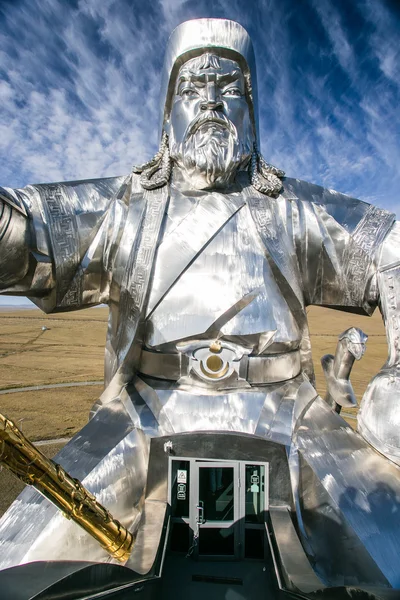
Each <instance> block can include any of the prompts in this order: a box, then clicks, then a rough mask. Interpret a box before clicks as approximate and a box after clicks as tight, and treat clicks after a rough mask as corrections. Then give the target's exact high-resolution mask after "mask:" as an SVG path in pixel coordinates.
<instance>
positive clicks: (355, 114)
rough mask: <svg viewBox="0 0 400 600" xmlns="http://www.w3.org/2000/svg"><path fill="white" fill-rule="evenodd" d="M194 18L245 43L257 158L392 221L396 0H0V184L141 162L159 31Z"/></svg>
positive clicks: (398, 78) (398, 123) (398, 68)
mask: <svg viewBox="0 0 400 600" xmlns="http://www.w3.org/2000/svg"><path fill="white" fill-rule="evenodd" d="M206 16H211V17H226V18H230V19H234V20H237V21H239V22H240V23H241V24H242V25H244V27H246V29H247V30H248V31H249V33H250V35H251V37H252V39H253V43H254V46H255V52H256V57H257V65H258V84H259V104H260V131H261V139H262V150H263V154H264V156H265V158H266V159H267V160H268V161H269V162H272V163H273V164H275V165H277V166H279V167H280V168H282V169H284V170H285V171H286V174H287V175H289V176H292V177H299V178H301V179H306V180H308V181H312V182H315V183H318V184H320V185H324V186H326V187H330V188H334V189H337V190H339V191H342V192H345V193H347V194H350V195H352V196H356V197H358V198H362V199H364V200H367V201H369V202H372V203H374V204H377V205H378V206H381V207H384V208H387V209H389V210H392V211H394V212H396V213H397V214H398V215H399V216H400V199H399V191H400V169H399V164H400V143H399V139H400V138H399V134H400V111H399V97H400V93H399V89H400V56H399V54H400V43H399V38H400V36H399V34H400V2H398V1H397V0H247V1H245V0H187V1H183V0H153V1H152V2H144V1H143V0H0V114H1V118H0V140H1V143H0V184H1V185H3V186H9V187H22V186H24V185H26V184H28V183H34V182H43V181H60V180H68V179H80V178H87V177H102V176H112V175H119V174H124V173H127V172H129V170H130V168H131V165H132V164H133V163H140V162H143V161H144V160H146V159H148V158H149V157H150V156H151V155H152V154H153V153H154V152H155V151H156V148H157V144H158V139H157V135H158V134H157V123H158V110H159V102H158V94H159V74H160V70H161V67H162V62H163V54H164V49H165V45H166V42H167V39H168V36H169V34H170V32H171V31H172V29H173V28H174V27H176V25H178V24H179V23H181V22H182V21H185V20H187V19H192V18H198V17H206Z"/></svg>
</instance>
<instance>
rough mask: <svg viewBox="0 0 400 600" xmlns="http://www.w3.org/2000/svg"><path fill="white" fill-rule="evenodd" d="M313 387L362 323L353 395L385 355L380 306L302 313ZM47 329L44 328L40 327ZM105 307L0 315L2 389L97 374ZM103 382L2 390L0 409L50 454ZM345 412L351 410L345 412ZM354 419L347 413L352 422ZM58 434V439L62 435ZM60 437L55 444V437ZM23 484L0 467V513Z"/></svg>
mask: <svg viewBox="0 0 400 600" xmlns="http://www.w3.org/2000/svg"><path fill="white" fill-rule="evenodd" d="M308 319H309V324H310V331H311V342H312V348H313V356H314V363H315V371H316V377H317V389H318V391H319V393H320V394H321V395H322V396H324V394H325V380H324V376H323V373H322V369H321V365H320V358H321V356H323V355H324V354H334V353H335V348H336V344H337V337H338V335H339V334H340V333H341V332H342V331H344V330H345V329H347V328H349V327H352V326H354V327H360V328H361V329H362V330H363V331H364V332H365V333H367V334H368V335H369V340H368V343H367V352H366V354H365V356H364V357H363V359H362V360H361V361H359V362H356V363H355V365H354V368H353V371H352V376H351V380H352V382H353V387H354V390H355V393H356V395H357V398H358V400H361V397H362V394H363V392H364V391H365V388H366V387H367V385H368V382H369V381H370V379H371V377H372V376H373V375H374V374H375V373H377V372H378V371H379V369H380V368H381V366H382V365H383V363H384V362H385V360H386V354H387V345H386V337H385V331H384V327H383V324H382V319H381V316H380V314H379V312H378V311H376V313H375V314H374V315H373V317H371V318H369V317H360V316H358V315H352V314H347V313H342V312H338V311H334V310H329V309H326V308H315V307H312V308H310V309H309V311H308ZM42 327H46V328H47V329H46V330H42ZM106 327H107V309H106V308H94V309H88V310H83V311H78V312H74V313H63V314H59V315H45V314H44V313H42V312H40V311H39V310H26V311H21V310H18V311H15V312H10V311H1V312H0V390H5V389H10V390H11V389H15V388H21V387H28V386H35V385H49V384H50V385H53V384H58V383H70V382H94V381H95V382H97V381H101V380H102V379H103V359H104V345H105V338H106ZM101 392H102V385H101V384H97V385H87V386H86V385H85V386H82V387H59V388H50V389H42V390H36V391H19V392H13V393H7V394H1V395H0V412H2V413H3V414H4V415H6V416H7V417H8V418H10V419H12V420H13V421H15V423H16V424H17V425H18V426H19V427H20V428H21V429H22V430H23V432H24V434H25V435H26V436H27V437H28V438H30V439H31V440H32V441H38V440H49V441H48V443H44V444H41V446H40V450H41V451H42V452H44V454H46V456H48V457H52V456H54V455H55V454H56V453H57V452H58V451H59V450H60V449H61V447H62V446H63V445H64V443H65V439H62V438H68V437H71V436H72V435H73V434H74V433H76V432H77V431H79V429H81V427H83V425H84V424H85V423H86V422H87V419H88V415H89V411H90V408H91V406H92V404H93V403H94V402H95V400H97V398H98V397H99V395H100V394H101ZM346 412H347V414H349V413H354V416H355V413H356V412H357V409H355V410H352V411H346ZM354 416H353V418H350V419H349V418H348V417H345V418H346V420H347V421H348V423H349V424H350V425H352V426H355V424H356V421H355V419H354ZM60 438H61V439H60ZM56 440H58V441H56ZM23 488H24V484H23V483H22V482H20V481H18V480H17V479H15V477H14V476H13V475H11V473H9V472H8V471H7V470H6V469H3V470H2V469H1V466H0V516H1V515H2V514H3V513H4V511H5V510H6V509H7V507H8V506H9V505H10V504H11V502H12V501H13V500H14V499H15V498H16V496H17V495H18V494H19V493H20V492H21V491H22V489H23Z"/></svg>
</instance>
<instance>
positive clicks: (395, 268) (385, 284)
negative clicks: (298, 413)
mask: <svg viewBox="0 0 400 600" xmlns="http://www.w3.org/2000/svg"><path fill="white" fill-rule="evenodd" d="M376 268H377V276H376V286H377V294H378V302H379V307H380V310H381V313H382V317H383V321H384V323H385V327H386V337H387V341H388V359H387V361H386V363H385V364H384V365H383V367H382V369H381V370H380V371H379V373H378V374H377V375H376V376H375V377H374V378H373V379H372V381H371V382H370V384H369V386H368V388H367V390H366V392H365V394H364V397H363V399H362V402H361V407H360V411H359V415H358V428H359V431H360V432H361V433H362V435H363V436H364V437H365V438H366V439H367V440H368V441H369V442H370V443H371V444H372V445H373V446H374V447H375V448H376V449H377V450H379V451H380V452H382V453H383V454H385V455H386V456H388V457H389V458H391V459H392V460H393V461H394V462H396V463H397V464H400V223H395V224H394V226H393V227H392V229H391V231H390V232H389V234H388V235H387V236H386V238H385V240H384V242H383V244H382V246H381V249H380V252H379V255H378V257H377V259H376Z"/></svg>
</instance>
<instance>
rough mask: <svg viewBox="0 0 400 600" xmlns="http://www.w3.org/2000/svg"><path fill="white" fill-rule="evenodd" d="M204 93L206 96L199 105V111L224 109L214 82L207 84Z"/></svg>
mask: <svg viewBox="0 0 400 600" xmlns="http://www.w3.org/2000/svg"><path fill="white" fill-rule="evenodd" d="M205 92H206V96H205V97H204V98H203V100H202V101H201V104H200V108H201V110H222V109H223V108H224V105H223V104H222V102H221V98H220V96H219V94H218V93H217V89H216V85H215V82H214V81H208V82H207V84H206V88H205Z"/></svg>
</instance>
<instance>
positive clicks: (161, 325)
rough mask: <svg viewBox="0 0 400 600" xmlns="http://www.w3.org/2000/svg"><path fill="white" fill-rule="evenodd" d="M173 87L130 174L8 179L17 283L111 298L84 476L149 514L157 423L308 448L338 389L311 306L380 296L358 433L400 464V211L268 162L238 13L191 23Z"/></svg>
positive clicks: (176, 55) (4, 268) (61, 297)
mask: <svg viewBox="0 0 400 600" xmlns="http://www.w3.org/2000/svg"><path fill="white" fill-rule="evenodd" d="M162 94H163V96H162V97H163V98H164V103H163V108H162V111H161V145H160V150H159V152H158V153H157V154H156V156H155V157H154V158H153V159H152V160H151V161H149V162H148V163H147V164H145V165H142V166H140V167H135V168H134V169H133V171H132V173H130V174H129V175H128V176H124V177H112V178H105V179H95V180H88V181H74V182H66V183H55V184H40V185H29V186H27V187H26V188H23V189H16V190H12V189H8V188H1V190H0V191H1V220H0V239H1V241H0V246H1V255H0V268H1V275H0V277H1V279H0V281H1V288H2V292H3V293H6V294H14V295H16V294H21V295H22V294H23V295H27V296H28V297H29V298H30V299H31V300H32V301H33V302H34V303H35V304H36V305H37V306H39V307H40V308H41V309H43V310H44V311H45V312H48V313H50V312H60V311H66V310H76V309H80V308H84V307H88V306H94V305H97V304H101V303H105V304H108V306H109V308H110V317H109V325H108V334H107V345H106V353H105V389H104V393H103V394H102V396H101V397H100V399H99V400H98V402H97V403H96V405H95V407H94V409H93V411H92V414H93V416H92V419H91V420H90V421H89V423H88V425H86V427H85V428H84V429H83V430H82V431H81V433H80V434H78V436H77V437H76V438H74V440H75V441H74V440H72V441H71V442H70V444H68V445H67V446H66V447H65V448H64V449H63V451H62V452H61V454H60V457H61V458H62V457H64V458H63V461H64V462H63V466H65V468H66V469H68V468H69V467H73V466H74V465H76V464H77V460H78V459H77V457H78V456H79V461H80V463H79V464H80V467H79V469H78V470H79V471H80V474H78V475H79V476H80V477H81V478H82V480H84V482H85V484H86V485H88V486H89V488H90V489H91V490H92V491H95V492H96V493H97V494H98V495H99V499H100V501H102V502H103V503H104V504H105V505H106V506H107V507H108V508H110V510H111V511H112V512H114V513H116V514H117V516H118V518H120V520H121V521H122V522H124V519H125V521H126V520H129V519H131V522H133V521H134V520H135V519H136V520H137V521H138V519H139V515H140V506H141V497H142V493H143V486H144V482H145V474H146V465H147V452H148V440H149V439H150V438H151V437H153V436H159V435H170V434H171V435H172V434H173V433H178V432H190V431H199V430H207V431H209V430H230V431H238V432H245V433H248V434H253V435H255V436H259V437H264V438H268V439H271V440H275V441H279V442H280V443H284V444H285V445H286V446H287V448H288V452H289V453H291V454H294V453H295V449H296V444H297V441H296V439H297V438H296V436H295V431H296V428H297V427H298V423H299V419H301V418H303V416H304V414H306V413H307V411H310V410H311V408H310V407H312V406H313V405H314V406H316V404H315V403H316V402H317V403H318V402H319V401H320V399H319V397H318V396H317V393H316V391H315V389H314V387H313V382H314V375H313V365H312V360H311V349H310V339H309V331H308V326H307V318H306V307H307V306H310V305H319V306H327V307H335V308H338V309H340V310H344V311H349V312H356V313H359V314H367V315H371V314H372V313H373V311H374V309H375V308H376V306H379V308H380V310H381V312H382V315H383V318H384V322H385V325H386V330H387V337H388V343H389V357H388V360H387V362H386V364H385V366H384V367H383V368H382V370H381V371H380V372H379V374H378V375H376V376H375V377H374V378H373V380H372V381H371V383H370V384H369V387H368V389H367V391H366V393H365V395H364V398H363V400H362V404H361V409H360V412H359V416H358V431H359V433H360V434H361V436H363V438H364V439H365V440H366V441H367V442H368V444H366V442H365V441H363V440H362V439H361V438H360V436H359V435H357V434H355V433H354V432H352V433H351V435H353V436H354V438H355V439H357V440H358V443H359V444H361V445H363V447H365V448H369V449H370V452H373V453H374V455H375V454H376V452H375V450H372V449H371V446H372V447H373V448H374V449H376V450H378V451H379V453H381V454H383V455H384V456H385V457H387V459H389V460H390V461H392V462H394V463H397V464H399V465H400V427H399V424H400V405H399V398H400V383H399V382H400V378H399V360H400V337H399V333H400V329H399V327H400V320H399V316H400V310H399V298H400V293H399V285H400V284H399V281H400V261H399V248H400V245H399V239H398V238H399V236H400V229H399V227H398V225H396V224H395V219H394V215H393V214H391V213H389V212H387V211H386V210H383V209H380V208H376V207H374V206H371V205H369V204H367V203H365V202H362V201H360V200H356V199H354V198H350V197H347V196H345V195H343V194H340V193H337V192H335V191H332V190H328V189H325V188H322V187H319V186H317V185H314V184H310V183H306V182H303V181H299V180H297V179H290V178H285V177H284V173H283V172H282V171H280V170H279V169H278V168H276V167H274V166H272V165H270V164H268V163H267V162H266V161H265V160H264V158H263V157H262V155H261V153H260V140H259V132H258V107H257V83H256V69H255V60H254V55H253V49H252V44H251V41H250V38H249V36H248V34H247V32H246V31H245V30H244V29H243V28H242V27H241V26H240V25H239V24H238V23H235V22H232V21H228V20H218V19H200V20H197V21H189V22H187V23H183V24H182V25H180V26H179V27H178V28H177V29H176V30H175V31H174V32H173V34H172V36H171V38H170V40H169V44H168V48H167V52H166V59H165V66H164V71H163V79H162ZM318 406H319V408H318V411H320V413H321V414H322V412H323V411H329V412H332V411H331V408H330V407H328V405H327V404H326V403H323V402H320V404H318ZM323 407H324V408H323ZM313 410H314V411H315V408H314V409H313ZM318 411H315V414H319V413H318ZM321 411H322V412H321ZM309 414H310V413H309ZM313 414H314V413H313ZM335 418H337V419H340V417H339V416H336V417H335ZM323 422H324V421H323V419H322V420H321V423H323ZM343 425H345V423H344V422H343ZM321 427H323V425H321ZM348 435H350V433H349V434H348ZM295 441H296V442H295ZM85 444H86V445H85ZM93 448H94V449H93ZM68 449H69V450H68ZM293 460H294V459H293ZM382 460H384V459H382ZM386 463H387V464H389V465H390V464H391V463H390V462H389V461H388V460H386ZM293 464H294V463H293ZM376 477H377V478H378V474H376ZM115 482H118V483H117V484H116V483H115ZM110 490H111V492H110ZM28 493H31V492H26V494H28ZM107 495H108V496H109V497H108V496H107ZM28 504H29V502H28V496H26V506H28ZM132 507H134V509H135V511H136V512H135V514H134V515H133V516H132V510H133V509H132ZM10 510H11V509H10ZM41 510H45V509H44V508H43V507H42V508H41ZM128 517H129V518H128ZM23 518H25V517H24V512H23V510H22V509H21V504H20V506H19V519H20V520H21V519H23ZM26 518H27V519H28V518H29V510H28V508H26ZM54 518H56V517H54ZM9 522H10V521H8V523H7V526H8V527H9ZM67 525H68V524H67ZM67 525H65V526H64V525H63V527H67ZM15 527H16V525H15V523H14V524H13V532H12V535H13V536H14V538H13V539H15V535H16V533H15V531H16V530H15ZM33 529H34V528H33ZM6 530H7V527H6V526H3V528H1V526H0V534H1V535H6V537H7V535H8V534H7V533H6V534H5V533H4V531H6ZM25 534H26V532H25ZM25 534H24V535H25ZM46 535H47V534H46V528H43V520H42V525H41V529H40V534H39V530H38V531H36V532H33V534H32V540H31V544H32V545H31V546H30V548H29V550H28V551H27V552H26V553H25V555H24V556H25V559H24V560H29V559H32V560H33V558H38V557H39V558H40V557H42V556H44V555H45V551H44V550H41V548H42V547H43V546H44V545H45V544H42V546H40V543H39V541H38V538H42V540H43V539H44V537H45V536H46ZM48 535H50V534H48ZM60 535H61V530H60ZM68 535H69V534H67V533H65V536H66V537H67V536H68ZM10 537H11V534H10V535H9V537H8V539H10ZM28 537H29V536H28ZM90 543H91V542H90V541H89V542H88V544H90ZM51 547H52V552H55V553H56V554H57V552H56V551H55V549H54V546H53V545H52V546H51ZM87 547H88V546H84V545H82V546H81V549H79V548H76V549H74V551H73V552H72V550H71V548H69V552H70V553H71V552H72V556H73V557H77V558H79V557H80V554H79V553H80V552H81V553H82V554H84V553H85V552H87ZM85 548H86V549H85ZM12 552H16V553H18V551H17V550H14V549H13V550H12ZM12 552H11V554H12ZM46 552H48V547H47V549H46ZM60 552H61V551H60ZM70 555H71V554H70ZM70 555H69V556H70ZM11 560H14V561H15V560H19V559H17V554H15V556H14V559H13V558H12V557H11Z"/></svg>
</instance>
